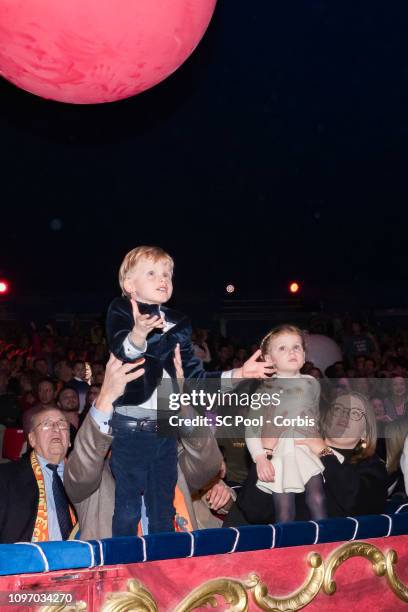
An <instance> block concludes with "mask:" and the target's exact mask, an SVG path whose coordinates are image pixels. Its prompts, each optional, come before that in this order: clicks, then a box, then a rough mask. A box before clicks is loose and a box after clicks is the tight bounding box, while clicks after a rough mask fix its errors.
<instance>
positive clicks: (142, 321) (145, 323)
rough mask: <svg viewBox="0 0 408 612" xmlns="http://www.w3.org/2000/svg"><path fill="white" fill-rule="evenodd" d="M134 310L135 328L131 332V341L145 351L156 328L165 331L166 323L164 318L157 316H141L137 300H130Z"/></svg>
mask: <svg viewBox="0 0 408 612" xmlns="http://www.w3.org/2000/svg"><path fill="white" fill-rule="evenodd" d="M130 302H131V304H132V310H133V319H134V321H135V324H134V327H133V329H132V331H131V332H130V340H131V341H132V342H133V344H134V345H135V346H136V347H137V348H139V349H141V350H142V349H143V347H144V343H145V341H146V338H147V336H148V335H149V334H150V332H151V331H153V330H154V329H156V328H160V329H163V327H164V324H165V321H164V318H163V317H159V316H157V315H154V316H150V315H148V314H140V311H139V308H138V305H137V302H136V300H134V299H133V298H132V299H131V300H130Z"/></svg>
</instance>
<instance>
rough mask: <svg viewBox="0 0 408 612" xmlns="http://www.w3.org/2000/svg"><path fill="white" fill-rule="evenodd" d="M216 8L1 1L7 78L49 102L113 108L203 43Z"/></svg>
mask: <svg viewBox="0 0 408 612" xmlns="http://www.w3.org/2000/svg"><path fill="white" fill-rule="evenodd" d="M215 3H216V0H0V75H2V76H4V77H5V78H6V79H8V80H10V81H12V83H14V84H15V85H17V86H18V87H21V88H22V89H26V90H27V91H30V92H32V93H34V94H37V95H38V96H42V97H43V98H51V99H52V100H59V101H61V102H72V103H76V104H93V103H95V102H112V101H114V100H120V99H122V98H127V97H129V96H133V95H135V94H138V93H140V92H141V91H144V90H145V89H148V88H149V87H152V86H153V85H156V83H159V82H160V81H162V80H163V79H165V78H166V77H167V76H169V74H171V73H172V72H174V71H175V70H176V69H177V68H178V67H179V66H180V65H181V64H182V63H183V62H184V61H185V60H186V59H187V57H188V56H189V55H190V54H191V53H192V51H193V50H194V48H195V47H196V46H197V44H198V43H199V42H200V40H201V38H202V36H203V34H204V32H205V30H206V28H207V26H208V24H209V22H210V19H211V17H212V14H213V12H214V8H215Z"/></svg>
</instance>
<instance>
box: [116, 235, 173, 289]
mask: <svg viewBox="0 0 408 612" xmlns="http://www.w3.org/2000/svg"><path fill="white" fill-rule="evenodd" d="M141 259H151V260H153V261H154V262H156V261H160V260H161V259H163V260H165V261H168V263H169V264H170V268H171V272H172V273H173V268H174V261H173V258H172V257H170V255H169V254H168V253H166V251H165V250H164V249H162V248H160V247H156V246H139V247H136V248H135V249H132V250H131V251H129V253H127V254H126V255H125V257H124V259H123V261H122V263H121V265H120V268H119V285H120V288H121V289H122V294H123V295H126V296H127V297H130V295H129V293H128V292H127V291H126V289H125V280H126V278H127V276H128V274H129V272H130V271H131V270H133V268H134V267H135V266H137V264H138V262H139V261H140V260H141Z"/></svg>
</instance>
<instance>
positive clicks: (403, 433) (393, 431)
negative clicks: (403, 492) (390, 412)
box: [384, 417, 408, 474]
mask: <svg viewBox="0 0 408 612" xmlns="http://www.w3.org/2000/svg"><path fill="white" fill-rule="evenodd" d="M384 435H385V447H386V449H387V472H388V473H389V474H392V473H393V472H396V471H397V470H398V468H399V464H400V459H401V455H402V451H403V448H404V443H405V438H406V437H407V435H408V418H407V417H403V418H399V419H395V421H392V422H391V423H387V424H386V426H385V429H384Z"/></svg>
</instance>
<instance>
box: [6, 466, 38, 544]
mask: <svg viewBox="0 0 408 612" xmlns="http://www.w3.org/2000/svg"><path fill="white" fill-rule="evenodd" d="M38 499H39V493H38V486H37V481H36V479H35V476H34V472H33V469H32V467H31V461H30V457H29V456H26V457H23V458H21V459H19V461H11V462H10V463H2V464H1V465H0V543H1V544H10V543H13V542H31V538H32V536H33V531H34V525H35V519H36V516H37V509H38Z"/></svg>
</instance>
